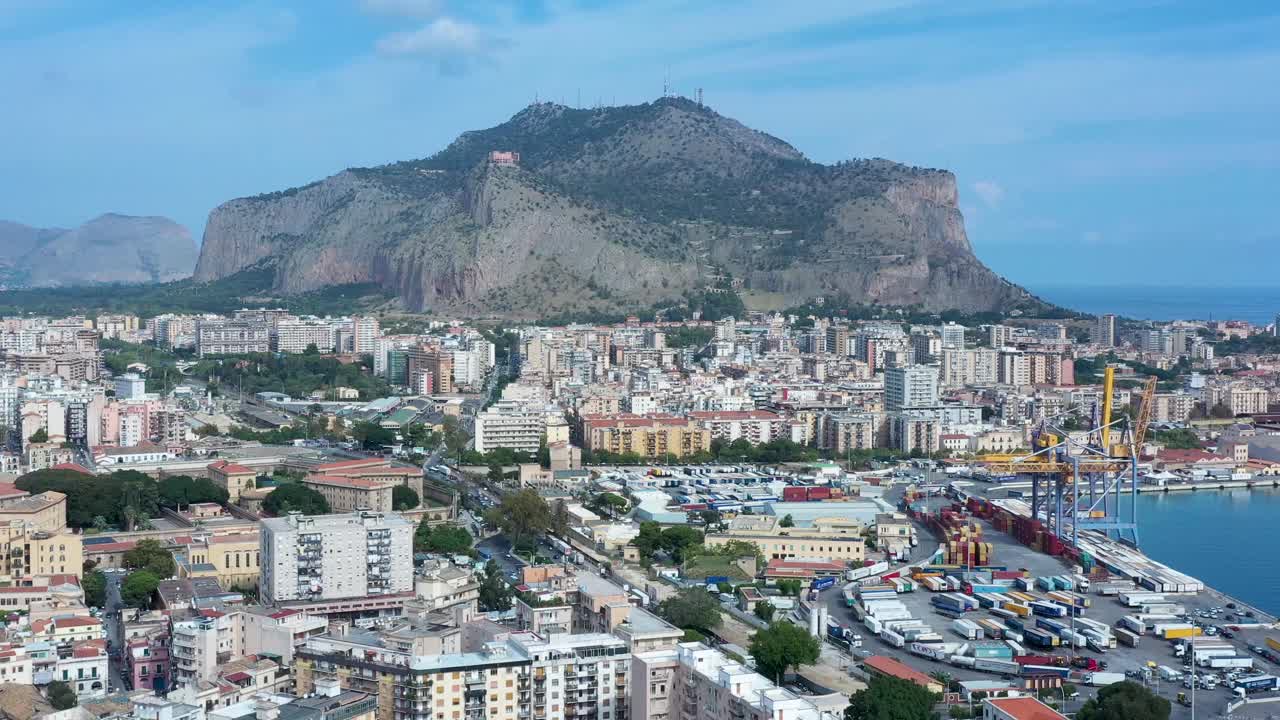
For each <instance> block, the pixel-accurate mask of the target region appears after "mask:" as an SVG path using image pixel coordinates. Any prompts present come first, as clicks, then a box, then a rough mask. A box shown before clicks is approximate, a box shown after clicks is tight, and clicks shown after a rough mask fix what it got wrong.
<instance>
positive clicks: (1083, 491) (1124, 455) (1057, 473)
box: [978, 367, 1157, 544]
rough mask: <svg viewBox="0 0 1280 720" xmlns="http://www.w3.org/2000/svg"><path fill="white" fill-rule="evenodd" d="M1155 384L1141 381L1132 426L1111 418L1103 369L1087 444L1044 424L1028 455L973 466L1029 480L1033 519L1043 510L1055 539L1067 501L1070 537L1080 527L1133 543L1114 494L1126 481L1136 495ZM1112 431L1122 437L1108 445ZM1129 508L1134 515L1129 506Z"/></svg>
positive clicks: (1110, 386)
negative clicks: (1113, 532) (1098, 413)
mask: <svg viewBox="0 0 1280 720" xmlns="http://www.w3.org/2000/svg"><path fill="white" fill-rule="evenodd" d="M1156 384H1157V379H1156V378H1155V377H1148V378H1147V379H1146V380H1145V383H1144V386H1143V390H1142V396H1141V404H1140V405H1139V406H1138V412H1137V415H1136V417H1135V418H1134V420H1133V422H1132V423H1131V422H1130V421H1129V418H1128V417H1124V418H1117V419H1113V418H1112V412H1113V405H1114V395H1115V368H1112V367H1107V368H1105V369H1104V370H1103V381H1102V411H1101V417H1100V418H1099V422H1098V424H1097V428H1096V433H1097V434H1096V436H1095V437H1093V438H1091V442H1089V443H1080V442H1078V441H1075V440H1071V439H1070V438H1069V437H1068V435H1067V433H1066V432H1065V431H1062V430H1060V429H1056V428H1050V427H1047V423H1046V427H1043V428H1042V429H1041V431H1040V432H1039V433H1038V434H1037V435H1036V436H1035V438H1034V439H1033V441H1032V448H1031V452H1030V453H1028V454H1003V455H986V456H983V457H982V458H979V460H978V462H979V463H981V464H982V465H983V466H985V467H986V468H987V469H988V471H989V472H991V474H993V475H1029V476H1031V479H1032V501H1031V506H1032V514H1033V517H1039V516H1040V515H1041V512H1042V510H1043V514H1044V515H1045V516H1046V517H1047V518H1052V519H1053V521H1054V522H1053V525H1054V531H1055V532H1057V533H1058V534H1059V535H1062V534H1063V532H1064V526H1063V505H1064V503H1070V504H1071V505H1072V507H1074V508H1075V511H1074V512H1073V513H1072V515H1073V516H1074V517H1073V518H1072V523H1071V524H1072V534H1073V536H1074V535H1075V533H1077V532H1078V531H1079V529H1080V526H1081V525H1085V526H1087V527H1095V528H1098V529H1105V530H1112V529H1115V530H1119V531H1120V532H1121V533H1122V534H1123V532H1124V531H1125V530H1131V531H1132V532H1133V542H1134V544H1137V521H1136V514H1134V515H1131V517H1132V518H1133V519H1131V520H1130V521H1127V522H1125V521H1121V520H1120V519H1119V512H1120V502H1119V490H1120V486H1121V484H1122V482H1123V481H1124V480H1126V479H1127V480H1128V481H1129V482H1130V483H1131V487H1130V491H1131V493H1133V494H1134V495H1135V496H1136V493H1137V487H1136V485H1137V462H1138V458H1139V457H1140V455H1141V453H1142V444H1143V442H1144V441H1145V439H1146V435H1147V427H1148V425H1150V422H1151V412H1152V408H1153V405H1154V402H1155V391H1156ZM1113 430H1115V431H1116V433H1115V435H1119V436H1122V437H1123V436H1124V435H1125V434H1127V437H1125V438H1124V439H1123V440H1122V441H1121V442H1118V443H1115V444H1112V437H1113V433H1112V431H1113ZM1126 431H1127V433H1126ZM1126 476H1128V477H1127V478H1126ZM1045 481H1048V482H1051V483H1052V487H1050V488H1042V485H1043V484H1044V483H1045ZM1078 485H1079V486H1080V487H1077V486H1078ZM1100 487H1101V489H1102V492H1101V494H1099V492H1098V490H1099V488H1100ZM1042 490H1043V491H1042ZM1050 491H1051V492H1050ZM1086 495H1087V496H1088V499H1087V500H1086V501H1085V503H1086V507H1085V508H1081V507H1080V502H1079V501H1080V500H1081V499H1082V498H1083V497H1084V496H1086ZM1050 499H1053V500H1054V501H1055V504H1056V508H1053V509H1051V508H1049V507H1047V506H1045V505H1044V503H1047V502H1048V501H1049V500H1050ZM1131 500H1132V498H1131ZM1129 510H1130V513H1136V509H1135V504H1134V503H1133V502H1130V507H1129ZM1073 539H1074V537H1073Z"/></svg>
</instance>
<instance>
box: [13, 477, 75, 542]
mask: <svg viewBox="0 0 1280 720" xmlns="http://www.w3.org/2000/svg"><path fill="white" fill-rule="evenodd" d="M0 493H3V495H0V526H9V525H12V524H13V523H14V522H19V523H21V524H22V525H23V526H25V527H28V528H31V529H32V530H33V531H36V532H40V531H44V532H47V533H60V532H62V531H63V530H66V529H67V496H66V495H63V494H62V493H60V492H56V491H54V490H48V491H46V492H42V493H39V494H37V495H29V494H28V493H27V492H26V491H24V490H18V489H17V488H15V487H13V486H12V485H7V484H2V483H0Z"/></svg>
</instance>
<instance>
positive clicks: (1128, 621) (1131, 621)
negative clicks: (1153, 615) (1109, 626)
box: [1116, 615, 1147, 635]
mask: <svg viewBox="0 0 1280 720" xmlns="http://www.w3.org/2000/svg"><path fill="white" fill-rule="evenodd" d="M1116 624H1117V625H1119V626H1120V627H1122V628H1124V629H1125V630H1128V631H1129V632H1131V633H1133V634H1135V635H1142V634H1143V633H1145V632H1146V631H1147V624H1146V623H1144V622H1142V621H1141V620H1139V619H1138V618H1136V617H1134V616H1132V615H1125V616H1124V617H1122V618H1120V621H1119V622H1117V623H1116Z"/></svg>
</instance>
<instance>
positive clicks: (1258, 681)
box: [1232, 675, 1280, 693]
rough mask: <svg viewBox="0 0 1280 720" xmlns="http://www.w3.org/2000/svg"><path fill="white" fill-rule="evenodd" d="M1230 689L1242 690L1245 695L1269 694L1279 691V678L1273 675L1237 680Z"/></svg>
mask: <svg viewBox="0 0 1280 720" xmlns="http://www.w3.org/2000/svg"><path fill="white" fill-rule="evenodd" d="M1232 687H1234V688H1236V689H1241V690H1244V691H1245V692H1246V693H1256V692H1271V691H1273V690H1280V678H1277V677H1276V676H1275V675H1256V676H1254V677H1250V678H1244V679H1242V680H1237V681H1235V683H1234V684H1233V685H1232Z"/></svg>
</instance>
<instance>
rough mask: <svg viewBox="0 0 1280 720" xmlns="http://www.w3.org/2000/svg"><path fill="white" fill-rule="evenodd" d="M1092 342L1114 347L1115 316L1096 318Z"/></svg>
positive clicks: (1107, 315) (1108, 315)
mask: <svg viewBox="0 0 1280 720" xmlns="http://www.w3.org/2000/svg"><path fill="white" fill-rule="evenodd" d="M1092 340H1093V344H1094V345H1101V346H1102V347H1115V346H1116V316H1115V315H1112V314H1109V313H1108V314H1106V315H1099V316H1098V320H1097V322H1096V323H1095V324H1094V326H1093V333H1092ZM994 347H998V346H994Z"/></svg>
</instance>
